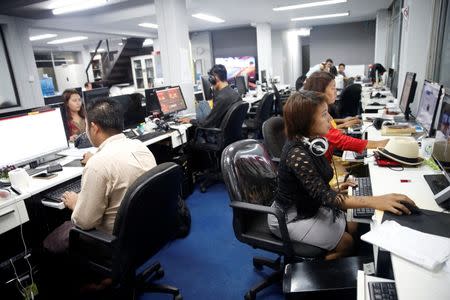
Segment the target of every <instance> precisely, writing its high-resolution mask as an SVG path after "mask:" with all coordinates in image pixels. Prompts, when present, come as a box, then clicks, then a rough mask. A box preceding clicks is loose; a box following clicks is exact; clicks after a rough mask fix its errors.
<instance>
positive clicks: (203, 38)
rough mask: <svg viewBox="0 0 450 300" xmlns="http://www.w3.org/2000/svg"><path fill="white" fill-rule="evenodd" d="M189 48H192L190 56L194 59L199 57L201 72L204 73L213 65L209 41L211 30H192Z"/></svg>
mask: <svg viewBox="0 0 450 300" xmlns="http://www.w3.org/2000/svg"><path fill="white" fill-rule="evenodd" d="M190 39H191V48H192V58H193V59H194V60H197V59H201V60H202V67H203V74H202V75H206V73H207V72H208V71H209V70H210V69H211V68H212V66H213V64H214V63H213V56H212V43H211V32H209V31H202V32H193V33H191V34H190Z"/></svg>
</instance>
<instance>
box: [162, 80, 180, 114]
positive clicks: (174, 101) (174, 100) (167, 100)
mask: <svg viewBox="0 0 450 300" xmlns="http://www.w3.org/2000/svg"><path fill="white" fill-rule="evenodd" d="M156 96H157V98H158V102H159V106H160V107H161V111H162V113H163V114H164V115H172V114H175V113H177V112H179V111H182V110H185V109H186V108H187V106H186V101H184V97H183V93H182V92H181V88H180V87H179V86H174V87H167V88H165V89H160V90H157V91H156Z"/></svg>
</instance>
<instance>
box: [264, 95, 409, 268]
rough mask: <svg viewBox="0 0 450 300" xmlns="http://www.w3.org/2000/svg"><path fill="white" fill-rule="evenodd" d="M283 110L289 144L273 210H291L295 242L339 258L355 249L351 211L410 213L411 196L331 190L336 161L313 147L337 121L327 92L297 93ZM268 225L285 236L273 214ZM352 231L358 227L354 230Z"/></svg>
mask: <svg viewBox="0 0 450 300" xmlns="http://www.w3.org/2000/svg"><path fill="white" fill-rule="evenodd" d="M283 112H284V114H283V115H284V122H285V130H286V135H287V137H288V141H287V142H286V144H285V145H284V147H283V151H282V154H281V159H280V164H279V167H278V191H277V194H276V196H275V201H274V203H273V204H272V207H274V208H276V209H280V210H282V211H284V212H285V214H286V222H287V228H288V232H289V236H290V238H291V240H293V241H299V242H303V243H306V244H310V245H314V246H316V247H320V248H323V249H326V250H328V251H329V252H328V254H327V255H326V259H335V258H338V257H341V256H345V255H349V254H351V252H352V248H353V237H352V235H351V234H350V233H349V232H346V225H347V224H346V221H345V215H344V211H345V210H346V209H347V208H358V207H369V208H375V209H379V210H385V211H390V212H392V213H395V214H399V215H400V214H403V213H405V214H410V211H409V210H408V209H407V208H406V207H405V206H404V205H403V204H402V203H400V201H407V202H410V203H411V204H413V205H414V202H413V201H412V200H411V199H409V198H408V197H407V196H405V195H401V194H387V195H382V196H372V197H353V196H347V195H345V194H342V193H339V192H338V191H335V190H333V189H332V188H331V187H330V185H329V183H328V182H329V181H330V180H331V178H332V177H333V169H332V168H331V166H330V163H329V162H328V160H327V159H326V158H325V157H324V155H317V153H316V154H314V153H312V152H311V150H310V145H309V144H308V143H309V141H311V140H312V139H314V137H323V136H325V135H326V133H327V132H328V130H329V129H330V118H331V117H330V115H329V114H328V106H327V102H326V96H325V95H324V94H322V93H317V92H312V91H301V92H298V93H294V94H293V95H291V96H290V97H289V99H288V101H287V102H286V104H285V106H284V109H283ZM349 185H352V183H349V182H346V183H343V184H342V185H341V189H343V188H347V187H348V186H349ZM268 223H269V227H270V229H271V231H272V232H273V233H274V234H275V235H277V236H280V231H279V226H278V222H277V219H276V218H275V217H274V216H272V215H269V217H268ZM352 227H353V228H355V226H350V227H349V228H350V229H351V228H352ZM350 231H354V230H350ZM352 233H353V232H352Z"/></svg>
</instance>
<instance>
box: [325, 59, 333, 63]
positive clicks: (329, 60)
mask: <svg viewBox="0 0 450 300" xmlns="http://www.w3.org/2000/svg"><path fill="white" fill-rule="evenodd" d="M327 62H330V63H332V64H334V62H333V60H332V59H331V58H327V60H326V61H325V63H327Z"/></svg>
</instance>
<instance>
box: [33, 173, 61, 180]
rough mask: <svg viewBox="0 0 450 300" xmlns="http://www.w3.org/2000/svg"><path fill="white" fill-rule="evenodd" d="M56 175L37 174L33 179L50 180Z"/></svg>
mask: <svg viewBox="0 0 450 300" xmlns="http://www.w3.org/2000/svg"><path fill="white" fill-rule="evenodd" d="M57 175H58V174H56V173H45V172H44V173H39V174H37V175H34V176H33V178H37V179H50V178H53V177H56V176H57Z"/></svg>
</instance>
